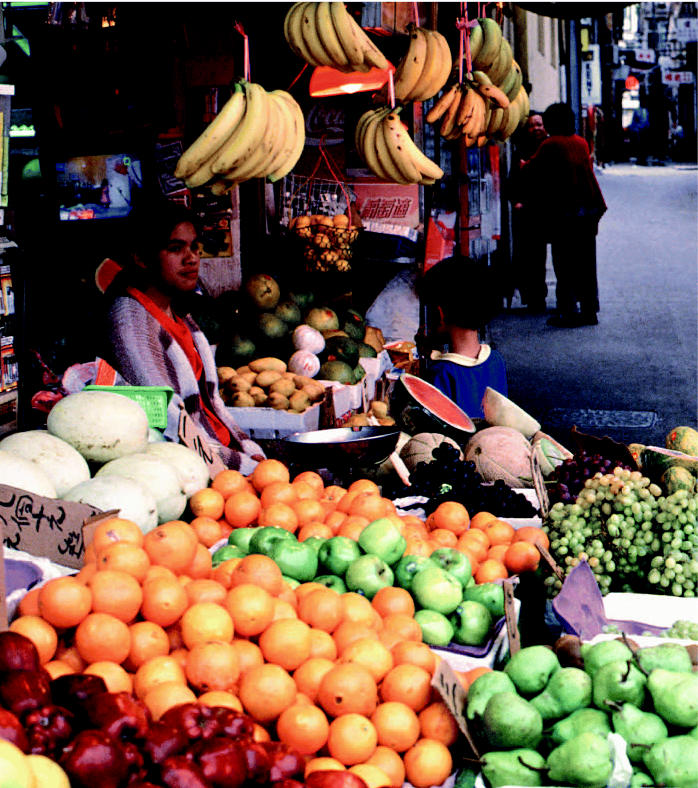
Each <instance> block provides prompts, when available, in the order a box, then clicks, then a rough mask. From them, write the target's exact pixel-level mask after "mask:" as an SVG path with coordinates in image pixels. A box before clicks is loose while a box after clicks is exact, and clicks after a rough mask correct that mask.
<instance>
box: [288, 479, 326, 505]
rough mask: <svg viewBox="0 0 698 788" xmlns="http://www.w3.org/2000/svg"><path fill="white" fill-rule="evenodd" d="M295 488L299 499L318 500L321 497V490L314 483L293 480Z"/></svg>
mask: <svg viewBox="0 0 698 788" xmlns="http://www.w3.org/2000/svg"><path fill="white" fill-rule="evenodd" d="M293 489H294V490H295V492H296V498H297V499H298V500H299V501H311V500H314V501H318V500H319V498H320V495H321V494H322V493H321V492H318V490H317V488H316V487H315V485H313V484H308V483H307V482H304V481H295V480H294V482H293Z"/></svg>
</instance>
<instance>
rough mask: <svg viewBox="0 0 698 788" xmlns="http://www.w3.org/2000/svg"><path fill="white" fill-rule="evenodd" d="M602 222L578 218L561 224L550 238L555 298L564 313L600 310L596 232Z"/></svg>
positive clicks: (590, 313)
mask: <svg viewBox="0 0 698 788" xmlns="http://www.w3.org/2000/svg"><path fill="white" fill-rule="evenodd" d="M597 228H598V222H597V221H596V220H590V219H574V220H572V221H569V220H567V221H565V222H563V223H561V225H560V227H559V228H558V229H555V230H554V232H553V234H552V236H551V238H550V248H551V251H552V257H553V269H554V270H555V278H556V280H557V283H556V286H555V297H556V300H557V309H558V311H559V312H560V314H563V315H569V314H572V313H574V312H576V311H577V305H579V311H580V312H581V313H582V314H584V315H595V314H596V313H597V312H598V311H599V291H598V283H597V279H596V233H597Z"/></svg>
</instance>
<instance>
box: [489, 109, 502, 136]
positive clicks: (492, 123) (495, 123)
mask: <svg viewBox="0 0 698 788" xmlns="http://www.w3.org/2000/svg"><path fill="white" fill-rule="evenodd" d="M503 117H504V110H503V109H502V108H501V107H493V108H492V112H491V114H490V120H489V123H488V124H487V134H488V135H489V136H490V137H492V136H494V135H495V134H496V133H497V131H499V127H500V126H501V125H502V118H503Z"/></svg>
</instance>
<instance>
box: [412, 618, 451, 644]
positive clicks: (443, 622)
mask: <svg viewBox="0 0 698 788" xmlns="http://www.w3.org/2000/svg"><path fill="white" fill-rule="evenodd" d="M414 620H415V621H416V622H417V623H418V624H419V626H420V628H421V630H422V640H423V641H424V642H425V643H428V644H429V645H430V646H447V645H448V644H449V643H450V642H451V641H452V640H453V633H454V629H453V624H452V623H451V622H450V621H449V620H448V619H447V618H446V616H444V615H443V614H442V613H437V612H436V610H418V611H417V612H416V613H415V614H414Z"/></svg>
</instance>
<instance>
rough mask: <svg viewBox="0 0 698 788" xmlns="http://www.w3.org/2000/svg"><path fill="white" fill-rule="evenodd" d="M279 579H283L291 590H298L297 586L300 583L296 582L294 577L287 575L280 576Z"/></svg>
mask: <svg viewBox="0 0 698 788" xmlns="http://www.w3.org/2000/svg"><path fill="white" fill-rule="evenodd" d="M281 577H283V579H284V582H285V583H288V584H289V585H290V586H291V588H298V586H299V585H300V581H299V580H296V578H295V577H289V576H288V575H281Z"/></svg>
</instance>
